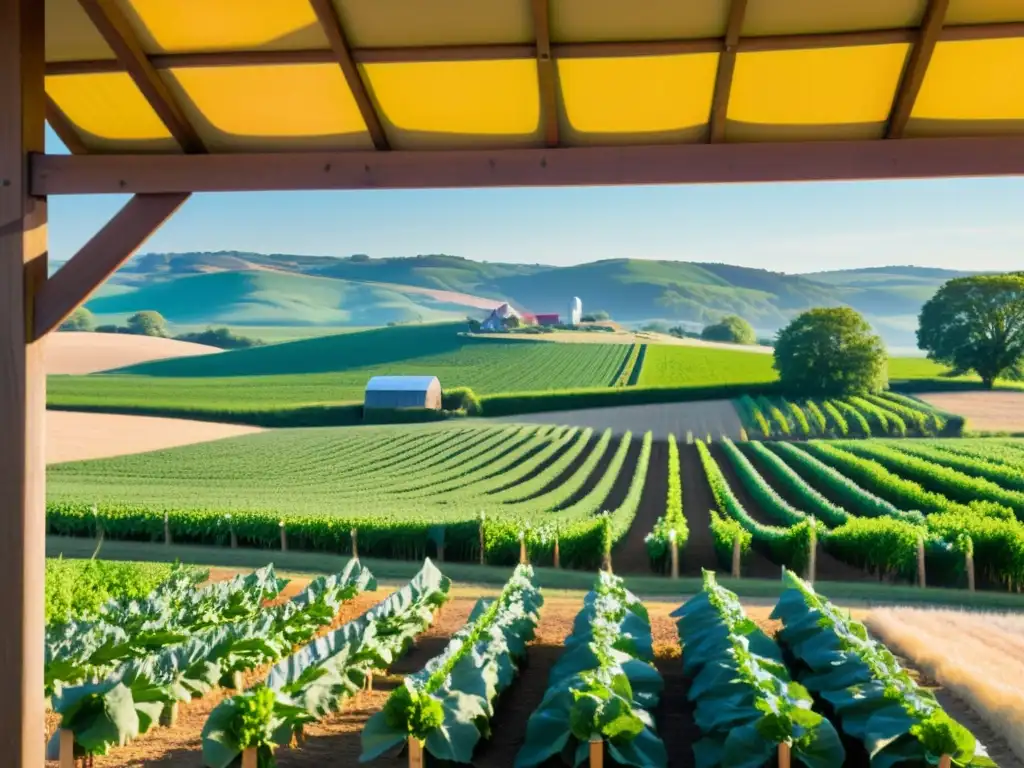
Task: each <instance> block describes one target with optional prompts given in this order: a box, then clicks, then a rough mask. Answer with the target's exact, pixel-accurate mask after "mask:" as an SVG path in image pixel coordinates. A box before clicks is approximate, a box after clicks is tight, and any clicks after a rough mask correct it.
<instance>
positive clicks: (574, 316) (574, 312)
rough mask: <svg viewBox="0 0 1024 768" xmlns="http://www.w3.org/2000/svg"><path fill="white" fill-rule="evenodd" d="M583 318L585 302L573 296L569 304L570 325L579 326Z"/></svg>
mask: <svg viewBox="0 0 1024 768" xmlns="http://www.w3.org/2000/svg"><path fill="white" fill-rule="evenodd" d="M581 317H583V302H582V301H580V297H579V296H573V297H572V301H570V302H569V325H579V324H580V318H581Z"/></svg>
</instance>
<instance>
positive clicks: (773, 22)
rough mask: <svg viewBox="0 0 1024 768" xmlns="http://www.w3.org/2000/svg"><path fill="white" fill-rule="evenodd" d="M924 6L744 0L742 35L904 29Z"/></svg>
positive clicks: (876, 0) (855, 0) (867, 0)
mask: <svg viewBox="0 0 1024 768" xmlns="http://www.w3.org/2000/svg"><path fill="white" fill-rule="evenodd" d="M969 1H970V2H974V0H969ZM926 5H927V0H747V9H746V12H745V13H744V14H743V34H744V35H749V36H753V37H760V36H762V35H811V34H817V33H822V32H859V31H862V30H867V29H904V28H907V27H916V26H918V25H919V24H920V23H921V19H922V18H923V17H924V9H925V6H926Z"/></svg>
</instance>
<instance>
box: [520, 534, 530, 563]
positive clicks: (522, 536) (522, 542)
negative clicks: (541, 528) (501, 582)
mask: <svg viewBox="0 0 1024 768" xmlns="http://www.w3.org/2000/svg"><path fill="white" fill-rule="evenodd" d="M528 562H530V559H529V558H528V557H527V556H526V535H525V534H524V533H523V532H522V531H520V532H519V564H520V565H525V564H526V563H528Z"/></svg>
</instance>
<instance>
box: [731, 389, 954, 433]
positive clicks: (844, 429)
mask: <svg viewBox="0 0 1024 768" xmlns="http://www.w3.org/2000/svg"><path fill="white" fill-rule="evenodd" d="M734 403H735V406H736V410H737V412H738V413H739V415H740V420H741V421H742V423H743V427H744V429H745V430H746V432H747V435H748V436H749V437H750V438H752V439H756V440H769V439H773V438H777V439H792V438H799V439H808V438H814V437H826V438H848V437H863V438H868V437H886V436H891V437H907V436H908V435H918V436H934V435H938V434H941V433H944V431H946V430H947V429H948V428H951V429H954V430H956V429H962V426H963V424H962V420H950V419H949V418H947V417H946V416H944V415H942V414H940V413H939V412H938V411H936V410H934V409H933V408H931V407H930V406H928V405H926V404H925V403H923V402H921V401H919V400H915V399H913V398H909V397H905V396H903V395H897V394H894V393H891V392H885V393H883V394H881V395H863V396H851V397H844V398H833V399H826V400H814V399H798V400H789V399H786V398H784V397H768V396H763V395H762V396H759V397H752V396H750V395H743V396H741V397H740V398H738V399H737V400H735V401H734Z"/></svg>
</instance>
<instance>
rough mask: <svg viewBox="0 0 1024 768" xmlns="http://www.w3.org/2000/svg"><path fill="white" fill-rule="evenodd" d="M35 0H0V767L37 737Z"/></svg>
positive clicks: (41, 530) (27, 764) (39, 743)
mask: <svg viewBox="0 0 1024 768" xmlns="http://www.w3.org/2000/svg"><path fill="white" fill-rule="evenodd" d="M43 5H44V3H40V2H38V0H0V72H2V73H3V75H2V76H0V488H2V489H3V492H2V493H0V584H4V589H3V590H0V616H2V617H3V622H4V626H3V629H2V630H0V658H2V659H3V660H4V663H3V664H2V665H0V691H3V700H2V701H0V745H2V749H3V760H2V761H0V762H2V763H3V765H4V766H5V767H6V768H39V766H41V765H43V763H44V760H45V757H44V746H45V740H44V739H43V733H44V731H45V727H46V726H45V723H44V715H45V711H46V706H45V703H44V697H43V627H44V625H45V620H44V615H43V604H44V599H43V585H44V581H45V579H44V578H43V574H44V572H45V560H46V502H45V497H46V457H45V452H44V446H45V444H44V436H45V433H46V430H45V419H46V369H45V366H44V363H43V340H42V339H40V338H37V337H34V336H33V333H32V330H31V325H30V324H31V322H32V317H33V315H34V312H35V307H36V303H37V302H36V296H37V295H38V291H39V289H40V288H41V286H42V285H44V284H45V282H46V275H47V264H46V262H47V231H46V227H47V210H46V198H45V197H39V196H33V195H31V194H29V162H28V156H29V155H30V154H32V153H40V154H41V153H43V152H44V151H45V146H44V144H45V142H44V138H45V131H44V125H45V115H46V96H45V91H44V83H43V78H44V75H45V59H44V37H45V35H44V22H43Z"/></svg>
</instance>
